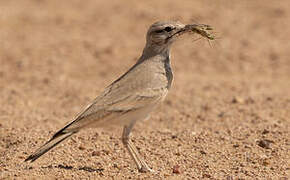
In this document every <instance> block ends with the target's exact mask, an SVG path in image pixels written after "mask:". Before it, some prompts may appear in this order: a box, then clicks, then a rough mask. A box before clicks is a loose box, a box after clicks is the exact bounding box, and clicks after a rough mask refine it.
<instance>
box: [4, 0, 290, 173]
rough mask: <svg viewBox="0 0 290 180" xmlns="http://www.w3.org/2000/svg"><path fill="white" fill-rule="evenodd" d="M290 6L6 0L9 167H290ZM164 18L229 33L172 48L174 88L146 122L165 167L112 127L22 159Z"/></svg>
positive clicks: (141, 141) (126, 63)
mask: <svg viewBox="0 0 290 180" xmlns="http://www.w3.org/2000/svg"><path fill="white" fill-rule="evenodd" d="M289 12H290V1H288V0H279V1H271V0H263V1H262V0H257V1H251V0H244V1H229V0H218V1H211V0H205V1H190V0H182V1H165V0H162V1H153V0H147V1H132V0H129V1H117V0H113V1H103V0H99V1H93V0H87V1H81V0H71V1H57V0H34V1H32V0H31V1H15V0H12V1H4V0H1V1H0V104H1V106H0V139H1V142H0V145H1V146H0V153H1V154H0V156H1V157H0V164H1V165H0V177H2V178H3V177H5V178H7V177H10V178H11V177H19V178H32V177H39V176H42V177H43V178H46V177H48V176H49V177H51V178H69V179H71V178H77V177H86V178H109V177H116V176H117V175H118V176H120V178H124V179H128V178H129V177H131V178H134V179H135V178H137V177H139V178H169V177H171V178H222V179H224V178H246V179H248V178H254V177H258V178H274V179H276V178H286V177H287V176H288V177H289V159H290V157H289V156H290V155H289V137H290V134H289V131H290V129H289V127H290V125H289V124H290V123H289V116H290V92H289V89H290V83H289V77H290V59H289V57H290V51H289V50H290V43H289V37H288V36H289V35H288V33H289V32H290V25H289V22H290V13H289ZM160 20H177V21H180V22H182V23H184V24H190V23H203V24H209V25H211V26H212V27H213V28H214V31H215V34H216V36H217V39H216V40H215V41H214V42H211V45H209V44H208V42H207V41H206V40H204V39H200V40H197V41H196V39H198V36H193V37H192V36H185V37H184V38H182V39H181V40H179V41H178V42H177V43H176V44H175V45H174V46H173V47H172V52H171V54H172V55H171V57H172V68H173V71H174V74H175V77H174V84H173V86H172V89H171V92H170V94H169V95H168V98H167V100H166V101H165V103H164V105H162V107H161V108H160V110H158V112H156V113H155V114H153V116H152V118H151V119H150V120H148V121H146V122H142V123H138V124H137V126H136V127H135V129H134V135H133V139H134V138H135V143H136V144H137V146H138V147H139V148H140V151H141V154H143V155H144V156H145V157H146V159H147V161H148V162H150V163H151V164H150V165H151V166H152V168H153V169H154V170H156V171H157V172H158V173H157V174H155V175H153V174H141V175H140V174H138V172H136V171H134V170H135V167H134V164H133V163H132V162H131V161H130V157H129V156H128V154H126V152H125V150H124V148H123V146H122V144H121V143H120V141H119V137H120V133H113V132H110V131H103V130H98V131H96V130H88V131H86V132H83V133H81V134H80V135H77V136H76V137H74V138H73V139H72V140H69V141H68V143H66V145H65V147H61V148H56V149H55V150H54V151H52V152H51V153H50V154H48V155H46V156H44V157H43V158H41V159H40V160H39V161H37V162H36V163H35V164H21V165H19V162H22V161H23V160H24V158H25V157H26V156H27V155H28V154H30V153H31V152H32V151H33V150H34V149H36V148H37V147H39V146H40V145H41V144H42V143H44V142H45V141H46V140H47V139H48V138H49V137H50V136H51V135H52V134H53V132H55V131H56V130H57V129H59V128H60V127H62V126H63V125H64V124H65V123H66V122H68V121H70V120H71V119H73V117H74V116H75V115H76V114H77V113H78V112H79V111H80V110H81V109H82V108H84V107H85V106H86V105H87V104H88V103H90V102H91V100H93V99H94V98H95V97H96V96H97V95H98V94H99V93H100V92H101V91H102V90H103V89H104V88H105V87H106V86H108V85H109V84H110V83H111V82H112V81H113V80H114V79H116V78H118V77H119V76H120V75H121V74H122V73H124V72H125V71H126V70H127V69H129V68H130V67H131V66H132V65H133V64H134V63H135V62H136V60H137V59H138V57H139V56H140V55H141V53H142V49H143V47H144V45H145V35H146V32H147V29H148V27H149V26H150V25H151V24H152V23H154V22H156V21H160ZM112 142H113V143H112ZM287 147H288V148H287ZM95 152H97V153H95ZM106 152H107V153H106ZM93 154H99V155H100V156H98V155H93ZM90 156H94V157H90ZM88 159H89V160H88ZM116 159H118V160H117V161H116ZM49 165H50V166H49ZM43 167H46V168H43ZM67 167H71V168H67ZM81 167H89V168H91V172H90V171H89V170H83V169H81ZM173 168H177V169H178V172H179V173H176V171H174V172H173V170H172V169H173ZM67 169H69V170H67ZM80 169H81V170H80ZM100 169H103V170H100Z"/></svg>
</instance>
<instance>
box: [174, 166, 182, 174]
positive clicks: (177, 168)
mask: <svg viewBox="0 0 290 180" xmlns="http://www.w3.org/2000/svg"><path fill="white" fill-rule="evenodd" d="M172 172H173V173H174V174H180V173H181V172H180V166H179V165H175V166H173V169H172Z"/></svg>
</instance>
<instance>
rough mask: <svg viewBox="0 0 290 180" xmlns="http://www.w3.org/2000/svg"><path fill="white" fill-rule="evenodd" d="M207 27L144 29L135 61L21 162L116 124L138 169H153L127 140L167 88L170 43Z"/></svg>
mask: <svg viewBox="0 0 290 180" xmlns="http://www.w3.org/2000/svg"><path fill="white" fill-rule="evenodd" d="M207 30H211V28H210V26H208V25H203V24H189V25H184V24H182V23H180V22H177V21H158V22H155V23H153V24H152V25H151V26H150V28H149V30H148V31H147V35H146V45H145V47H144V49H143V53H142V55H141V56H140V58H139V59H138V60H137V62H136V63H135V64H134V65H133V66H132V67H131V68H130V69H129V70H128V71H127V72H126V73H124V74H123V75H122V76H120V77H119V78H118V79H117V80H115V81H113V83H111V84H110V85H109V86H108V87H106V88H105V90H104V91H103V92H102V93H101V94H100V95H99V96H97V97H96V98H95V99H94V100H93V101H92V103H91V104H89V105H88V106H87V107H86V108H85V109H84V110H83V111H82V112H80V113H79V114H78V115H77V116H76V118H74V119H73V120H72V121H71V122H69V123H68V124H67V125H65V126H64V127H63V128H61V129H60V130H59V131H57V132H56V133H55V134H54V135H53V136H52V137H51V139H50V140H49V141H48V142H46V143H45V144H44V145H43V146H41V147H40V148H39V149H37V150H36V151H35V152H34V153H33V154H31V155H30V156H29V157H27V158H26V159H25V161H30V162H33V161H35V160H36V159H38V158H39V157H40V156H42V155H43V154H45V153H46V152H48V151H49V150H50V149H52V148H53V147H55V146H56V145H58V144H59V143H61V142H63V141H64V140H65V139H67V138H69V137H71V136H72V135H74V134H76V133H77V132H79V131H80V130H82V129H85V128H89V127H106V126H109V125H116V126H122V127H123V132H122V136H121V140H122V143H123V144H124V146H125V148H126V149H127V151H128V152H129V154H130V156H131V158H132V159H133V160H134V162H135V164H136V166H137V168H138V170H139V171H140V172H153V170H152V169H151V168H150V167H149V166H148V165H147V163H146V162H145V161H144V159H143V158H142V157H141V156H140V154H139V153H138V151H137V149H136V147H135V146H134V145H133V143H132V141H131V139H130V133H131V130H132V128H133V126H134V125H135V123H136V122H137V121H140V120H144V119H147V118H149V116H150V114H151V112H152V111H153V110H154V109H156V107H157V106H158V105H159V104H160V103H161V102H162V101H163V100H164V99H165V97H166V95H167V94H168V91H169V90H170V88H171V85H172V81H173V73H172V69H171V66H170V50H171V46H172V44H173V43H174V42H175V41H176V40H177V39H178V37H180V36H181V35H182V34H185V33H187V32H193V33H197V34H200V35H201V36H207V35H209V34H208V33H207Z"/></svg>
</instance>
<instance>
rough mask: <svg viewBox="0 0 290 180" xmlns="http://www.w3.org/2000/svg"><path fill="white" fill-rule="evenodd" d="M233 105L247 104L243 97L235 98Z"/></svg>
mask: <svg viewBox="0 0 290 180" xmlns="http://www.w3.org/2000/svg"><path fill="white" fill-rule="evenodd" d="M232 103H233V104H243V103H245V99H243V98H241V97H234V98H233V100H232Z"/></svg>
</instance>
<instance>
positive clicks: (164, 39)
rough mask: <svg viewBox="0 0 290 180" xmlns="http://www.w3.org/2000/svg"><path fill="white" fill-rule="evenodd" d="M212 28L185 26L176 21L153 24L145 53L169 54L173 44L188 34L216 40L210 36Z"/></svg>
mask: <svg viewBox="0 0 290 180" xmlns="http://www.w3.org/2000/svg"><path fill="white" fill-rule="evenodd" d="M209 30H212V29H211V27H210V26H208V25H203V24H188V25H184V24H182V23H180V22H174V21H160V22H156V23H154V24H152V25H151V26H150V28H149V30H148V32H147V36H146V46H145V49H144V51H147V53H148V52H150V51H151V52H153V53H162V52H165V53H169V49H170V46H171V44H172V43H173V42H174V41H175V40H176V39H178V37H179V36H180V35H182V34H185V33H187V32H193V33H198V34H200V35H201V36H204V37H206V38H208V39H211V38H214V37H213V36H211V34H209V32H208V31H209ZM211 40H212V39H211Z"/></svg>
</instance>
